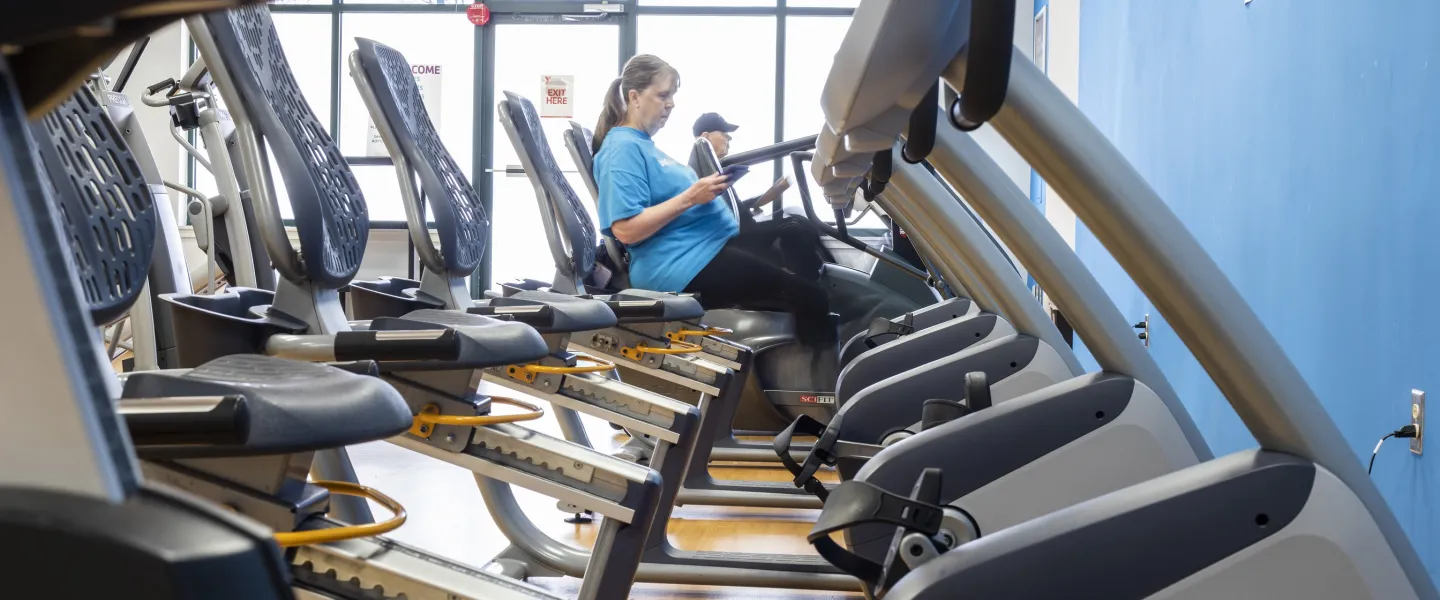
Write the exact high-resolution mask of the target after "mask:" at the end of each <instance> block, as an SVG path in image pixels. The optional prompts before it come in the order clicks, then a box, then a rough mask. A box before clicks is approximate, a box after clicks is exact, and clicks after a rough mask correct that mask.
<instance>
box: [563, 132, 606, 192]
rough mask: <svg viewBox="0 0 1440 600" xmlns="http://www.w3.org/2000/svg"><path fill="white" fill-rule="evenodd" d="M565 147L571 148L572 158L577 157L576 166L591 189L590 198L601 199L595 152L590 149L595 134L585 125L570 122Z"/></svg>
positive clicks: (586, 185) (565, 134)
mask: <svg viewBox="0 0 1440 600" xmlns="http://www.w3.org/2000/svg"><path fill="white" fill-rule="evenodd" d="M563 135H564V136H565V148H566V149H568V150H570V158H573V159H575V168H576V169H579V170H580V179H582V180H584V181H585V187H587V188H589V189H590V199H591V200H594V201H595V202H599V201H600V186H599V185H598V184H596V183H595V153H594V152H591V151H590V144H591V142H592V141H593V140H594V139H595V136H594V134H592V133H591V132H590V130H589V129H586V128H585V126H584V125H581V124H579V123H576V122H574V121H571V122H570V129H567V130H565V133H564V134H563Z"/></svg>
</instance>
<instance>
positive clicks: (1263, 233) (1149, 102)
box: [1076, 0, 1440, 579]
mask: <svg viewBox="0 0 1440 600" xmlns="http://www.w3.org/2000/svg"><path fill="white" fill-rule="evenodd" d="M1437 23H1440V2H1435V1H1434V0H1392V1H1387V2H1378V3H1377V2H1371V1H1366V0H1253V2H1251V4H1250V5H1249V6H1246V5H1245V4H1244V2H1243V1H1242V0H1164V1H1157V0H1086V1H1085V2H1084V3H1083V6H1082V11H1081V19H1080V28H1081V35H1080V105H1081V108H1082V109H1083V110H1084V111H1085V112H1086V113H1087V114H1088V115H1089V116H1090V118H1091V119H1092V120H1093V121H1094V122H1095V123H1096V124H1097V125H1098V126H1099V127H1100V129H1101V130H1102V131H1104V132H1105V133H1106V135H1108V136H1109V137H1110V139H1111V140H1112V141H1113V142H1114V143H1115V144H1116V145H1117V146H1118V147H1119V148H1120V149H1121V150H1122V151H1123V152H1124V153H1125V154H1126V156H1128V157H1129V158H1130V160H1131V161H1133V163H1134V164H1135V166H1136V167H1137V168H1138V169H1139V170H1140V172H1141V173H1143V174H1144V175H1145V177H1146V178H1147V179H1148V180H1149V181H1150V183H1151V185H1153V186H1154V187H1155V188H1156V189H1157V190H1158V191H1159V192H1160V194H1161V196H1163V197H1164V198H1165V199H1166V201H1167V202H1168V203H1169V204H1170V206H1171V207H1172V209H1173V210H1174V211H1175V212H1176V213H1177V214H1178V215H1179V217H1180V218H1181V219H1182V220H1183V221H1184V222H1185V224H1186V225H1187V226H1189V228H1190V230H1191V231H1192V232H1193V233H1194V234H1195V235H1196V237H1198V238H1199V240H1200V243H1201V244H1202V245H1203V246H1204V247H1205V248H1206V250H1208V251H1209V252H1210V254H1211V255H1212V256H1213V257H1214V258H1215V260H1216V261H1217V262H1218V263H1219V264H1220V266H1221V268H1222V269H1224V271H1225V273H1226V274H1227V275H1228V276H1229V277H1230V279H1231V281H1232V282H1234V284H1235V285H1236V286H1237V287H1238V288H1239V289H1240V292H1241V294H1242V295H1244V297H1245V299H1246V300H1247V301H1249V302H1250V304H1251V305H1252V306H1253V307H1254V308H1255V310H1256V311H1257V312H1258V313H1259V315H1260V317H1261V319H1262V320H1263V321H1264V322H1265V324H1266V325H1267V326H1268V328H1269V329H1270V332H1271V333H1272V334H1273V335H1274V336H1275V337H1276V338H1277V339H1279V341H1280V343H1281V345H1282V346H1283V347H1284V348H1285V350H1286V351H1287V353H1288V354H1289V356H1290V358H1291V359H1292V360H1293V361H1294V362H1295V363H1296V364H1297V366H1298V367H1299V368H1300V371H1301V372H1302V373H1303V374H1304V375H1305V378H1306V379H1307V380H1308V381H1309V382H1310V385H1311V387H1312V388H1314V390H1315V392H1316V393H1317V394H1318V395H1319V396H1320V399H1321V400H1322V401H1323V403H1324V405H1325V407H1326V409H1327V410H1328V411H1329V412H1330V415H1331V417H1332V418H1333V419H1334V420H1335V421H1336V423H1337V424H1338V425H1339V426H1340V430H1341V431H1342V432H1343V433H1344V435H1345V438H1346V441H1347V442H1348V443H1349V445H1350V447H1351V448H1352V449H1353V450H1354V452H1355V454H1356V456H1357V459H1360V460H1369V457H1370V452H1371V450H1372V449H1373V448H1374V446H1375V442H1376V440H1378V439H1379V438H1380V437H1381V436H1382V435H1384V434H1386V433H1388V432H1390V431H1393V430H1394V429H1396V428H1397V427H1399V426H1401V425H1403V424H1406V423H1408V422H1409V410H1408V404H1407V402H1408V398H1409V391H1410V389H1411V388H1419V389H1423V390H1427V391H1428V392H1429V393H1430V395H1432V396H1440V319H1437V317H1436V312H1437V310H1440V36H1437V35H1436V34H1435V24H1437ZM1076 246H1077V248H1076V250H1077V252H1078V253H1079V255H1080V256H1081V258H1082V259H1083V260H1084V261H1085V262H1086V264H1088V265H1089V266H1090V267H1091V268H1092V269H1093V270H1094V271H1095V273H1096V275H1097V277H1099V279H1100V280H1101V282H1102V283H1103V284H1104V285H1105V286H1106V288H1107V290H1108V291H1109V293H1110V294H1111V296H1112V297H1113V298H1114V299H1115V301H1116V303H1117V304H1118V305H1119V307H1120V309H1121V310H1122V311H1123V312H1125V314H1126V316H1127V317H1132V318H1133V319H1134V320H1139V319H1140V318H1141V317H1142V315H1144V314H1145V313H1147V312H1148V313H1151V314H1152V323H1153V326H1152V327H1153V329H1152V343H1151V352H1152V353H1153V354H1154V355H1155V357H1156V359H1157V360H1158V361H1159V363H1160V365H1161V367H1162V368H1163V369H1164V370H1165V373H1166V375H1167V376H1169V377H1170V380H1171V382H1172V383H1173V385H1174V386H1175V387H1176V389H1177V390H1178V391H1179V393H1180V396H1181V397H1182V398H1183V399H1184V402H1185V404H1186V406H1187V407H1188V408H1189V409H1190V411H1191V413H1192V415H1193V416H1194V418H1195V420H1196V422H1197V423H1198V424H1199V426H1200V428H1201V429H1202V431H1203V432H1204V434H1205V436H1206V438H1207V439H1208V441H1209V442H1210V444H1211V446H1212V447H1213V448H1214V450H1215V452H1216V454H1224V453H1229V452H1233V451H1236V450H1241V449H1244V448H1250V447H1254V445H1255V441H1254V438H1252V437H1251V436H1250V434H1249V433H1248V432H1247V431H1246V429H1245V427H1244V426H1243V425H1242V424H1241V423H1240V420H1239V419H1238V418H1237V417H1236V416H1235V413H1234V411H1233V410H1231V408H1230V407H1229V405H1228V404H1226V403H1225V400H1224V399H1223V398H1222V397H1221V396H1220V394H1219V393H1218V391H1217V390H1216V389H1215V387H1214V385H1213V384H1212V383H1211V382H1210V380H1209V378H1208V376H1207V375H1206V374H1205V373H1204V371H1203V370H1202V369H1201V368H1200V366H1199V365H1198V364H1197V363H1196V362H1195V360H1194V358H1193V357H1192V356H1191V355H1190V354H1189V352H1188V351H1187V350H1186V349H1185V347H1184V345H1183V344H1182V343H1181V342H1180V341H1179V340H1178V339H1177V338H1176V337H1175V335H1174V332H1173V331H1172V330H1170V328H1169V327H1168V325H1167V324H1166V323H1165V321H1164V319H1163V318H1160V317H1159V316H1157V315H1155V314H1154V313H1155V311H1154V309H1153V308H1152V307H1151V306H1150V304H1149V303H1148V302H1147V301H1146V300H1145V298H1144V297H1143V296H1142V295H1141V294H1140V293H1139V291H1138V290H1137V289H1136V288H1135V286H1134V284H1133V283H1132V282H1131V281H1130V280H1129V278H1128V277H1127V276H1126V275H1125V274H1124V273H1123V272H1122V271H1121V270H1120V269H1119V268H1118V267H1117V266H1116V264H1115V262H1114V260H1113V259H1112V258H1111V257H1110V256H1109V254H1108V253H1107V252H1106V250H1105V249H1104V248H1103V247H1101V246H1100V244H1099V243H1098V242H1097V241H1096V240H1095V238H1094V236H1093V235H1091V234H1090V233H1089V232H1088V231H1087V230H1085V228H1084V227H1083V225H1082V226H1081V227H1080V231H1079V232H1078V235H1077V241H1076ZM1087 360H1088V357H1087ZM1090 366H1091V367H1092V368H1093V367H1094V363H1093V360H1092V361H1090ZM1432 404H1435V405H1436V406H1440V398H1436V399H1434V401H1433V402H1432ZM1431 412H1432V413H1436V414H1440V411H1435V410H1432V411H1431ZM1437 423H1440V421H1437V420H1436V419H1434V418H1432V419H1431V425H1430V428H1431V430H1432V431H1436V430H1437V428H1436V424H1437ZM1427 442H1429V443H1428V444H1427V445H1428V446H1429V448H1428V452H1427V453H1426V455H1425V456H1423V457H1417V456H1414V455H1412V454H1410V452H1409V450H1408V449H1407V444H1406V441H1405V440H1398V441H1396V440H1392V441H1390V442H1387V444H1386V446H1385V448H1384V449H1383V450H1382V451H1381V454H1380V457H1379V459H1378V460H1377V461H1376V463H1375V473H1374V478H1375V481H1376V483H1377V485H1378V486H1379V488H1380V491H1381V493H1383V494H1384V496H1385V498H1386V499H1387V500H1388V501H1389V503H1390V506H1391V507H1392V508H1393V509H1394V511H1395V513H1396V515H1397V516H1398V517H1399V519H1400V522H1401V524H1402V525H1404V526H1405V527H1406V528H1407V529H1408V530H1409V531H1410V532H1411V539H1413V540H1414V542H1415V545H1416V547H1417V548H1418V549H1419V552H1420V554H1421V558H1422V559H1423V560H1424V561H1425V564H1426V565H1427V567H1428V569H1429V571H1430V573H1431V575H1432V577H1436V578H1437V579H1440V539H1437V538H1440V436H1436V435H1433V434H1432V436H1431V439H1429V440H1427Z"/></svg>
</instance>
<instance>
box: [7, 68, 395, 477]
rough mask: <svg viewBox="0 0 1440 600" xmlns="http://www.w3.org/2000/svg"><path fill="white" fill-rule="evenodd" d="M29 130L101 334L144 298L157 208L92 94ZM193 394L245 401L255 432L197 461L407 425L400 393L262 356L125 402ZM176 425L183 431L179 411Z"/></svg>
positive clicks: (140, 378) (172, 381)
mask: <svg viewBox="0 0 1440 600" xmlns="http://www.w3.org/2000/svg"><path fill="white" fill-rule="evenodd" d="M31 129H32V131H33V133H34V135H35V138H36V140H37V141H39V144H37V145H38V146H39V149H40V152H39V154H40V157H41V160H42V161H43V164H44V166H45V170H46V172H47V173H48V174H49V175H50V180H51V181H50V184H51V187H52V189H54V190H55V198H56V204H57V206H58V207H59V209H60V211H59V212H60V213H61V215H63V217H64V218H62V219H61V222H62V224H63V225H62V226H63V227H64V228H65V230H66V231H67V233H68V234H69V238H70V240H71V242H72V246H71V250H72V251H73V252H75V255H74V257H73V258H74V260H73V263H74V265H75V268H76V270H77V274H78V275H79V280H80V282H81V287H82V288H83V289H84V290H85V296H86V300H87V301H88V303H89V308H90V313H91V315H90V316H91V320H92V321H93V322H94V323H96V324H97V325H101V326H103V325H106V324H109V323H111V322H114V321H115V320H117V319H119V318H120V317H121V316H123V315H124V314H125V313H126V311H128V310H129V309H130V307H131V305H133V304H134V302H135V301H136V299H137V298H138V297H139V296H140V294H141V293H142V292H141V290H142V289H143V283H144V281H145V274H146V272H147V271H148V270H149V264H150V261H151V260H152V258H153V252H154V241H153V240H154V239H155V228H156V222H155V212H156V211H157V210H160V209H161V208H160V207H157V206H156V205H155V204H154V203H153V201H152V198H153V197H152V196H151V195H150V193H149V190H148V189H147V188H146V186H145V181H144V178H143V176H142V175H141V170H140V165H139V163H138V162H136V160H135V157H134V156H133V155H132V154H131V153H130V151H129V149H128V148H126V147H125V146H124V142H123V141H122V140H123V138H122V137H121V136H120V132H119V131H118V130H117V129H116V127H115V124H114V123H113V122H112V121H110V119H109V117H108V116H107V115H106V114H105V109H104V108H103V107H102V106H100V103H99V102H98V101H97V100H96V98H95V97H94V95H93V94H92V93H91V92H90V91H89V90H88V89H81V90H80V91H78V92H76V93H75V94H73V95H72V96H71V98H70V99H69V100H66V101H65V102H64V103H63V104H61V105H60V106H59V107H58V108H56V109H55V110H54V111H52V112H51V113H50V114H48V115H46V116H45V117H44V118H42V119H39V120H37V121H34V122H33V123H32V125H31ZM81 158H84V160H80V159H81ZM89 190H99V192H100V193H99V196H98V197H88V193H87V192H88V191H89ZM101 236H104V237H101ZM193 396H238V397H243V398H244V399H245V402H244V409H243V410H241V411H239V413H240V414H241V415H243V416H244V420H248V421H249V423H250V424H251V426H248V427H243V426H242V429H243V430H244V431H246V432H247V436H246V438H245V440H244V442H243V443H242V444H240V447H238V448H237V447H235V446H234V445H224V444H221V445H218V446H209V445H203V446H202V445H187V446H188V448H189V450H188V452H192V453H195V454H189V455H191V456H194V455H197V454H203V453H205V452H207V450H206V448H207V447H208V448H209V450H208V451H213V452H220V453H222V454H223V455H227V456H234V455H248V454H274V453H283V452H289V451H294V450H297V449H315V448H324V447H334V446H341V445H345V444H351V443H359V442H365V441H371V440H375V439H381V438H384V437H387V436H389V435H394V434H395V433H399V432H400V431H404V430H405V429H406V428H408V427H409V426H410V414H409V410H408V408H407V407H406V405H405V403H404V401H403V400H402V399H401V398H400V395H399V393H398V392H396V391H395V390H394V389H393V388H390V387H389V386H387V385H385V384H384V383H382V382H380V381H378V380H375V379H370V378H366V377H361V376H357V375H354V374H351V373H347V372H345V371H342V370H340V369H336V368H332V367H327V366H322V365H311V364H305V363H298V362H290V361H284V360H280V359H274V358H269V357H264V356H240V355H236V356H227V357H224V358H219V359H216V360H213V361H210V362H208V363H206V364H203V365H200V366H199V367H197V368H195V369H193V370H191V371H189V372H186V373H184V374H174V373H164V372H152V373H137V374H134V375H132V376H131V377H130V378H129V379H128V380H127V381H126V383H125V395H124V396H123V397H124V398H177V397H193ZM336 415H347V417H346V418H336ZM352 417H353V418H352ZM172 418H174V419H176V420H177V421H178V422H177V423H176V425H179V426H183V421H184V414H183V413H180V414H174V415H173V416H172ZM145 450H146V451H148V450H149V449H148V448H147V449H145ZM176 451H181V450H178V449H177V450H176Z"/></svg>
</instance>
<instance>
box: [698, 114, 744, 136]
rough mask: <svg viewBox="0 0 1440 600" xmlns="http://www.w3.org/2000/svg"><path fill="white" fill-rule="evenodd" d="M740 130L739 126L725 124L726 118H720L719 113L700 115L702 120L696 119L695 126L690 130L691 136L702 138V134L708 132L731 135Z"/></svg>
mask: <svg viewBox="0 0 1440 600" xmlns="http://www.w3.org/2000/svg"><path fill="white" fill-rule="evenodd" d="M739 128H740V126H739V125H731V124H729V123H727V122H725V117H722V116H720V115H719V113H705V114H703V115H700V118H698V119H695V126H694V127H692V128H691V129H690V135H693V136H695V137H700V134H702V133H705V132H707V131H723V132H725V133H731V132H734V131H735V130H736V129H739Z"/></svg>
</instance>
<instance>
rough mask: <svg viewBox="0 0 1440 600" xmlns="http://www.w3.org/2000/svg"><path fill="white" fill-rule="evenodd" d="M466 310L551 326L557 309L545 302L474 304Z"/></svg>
mask: <svg viewBox="0 0 1440 600" xmlns="http://www.w3.org/2000/svg"><path fill="white" fill-rule="evenodd" d="M465 312H468V313H470V314H472V315H484V316H487V317H494V318H496V319H505V320H513V321H516V322H519V323H524V324H526V325H529V326H531V327H541V328H543V327H549V326H550V325H551V324H552V323H554V322H555V309H553V308H550V307H549V306H546V305H543V304H520V305H501V306H494V305H484V306H472V307H470V308H467V309H466V310H465Z"/></svg>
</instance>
